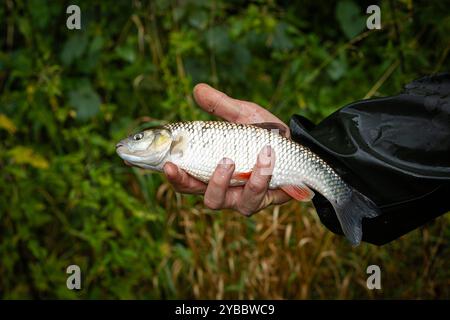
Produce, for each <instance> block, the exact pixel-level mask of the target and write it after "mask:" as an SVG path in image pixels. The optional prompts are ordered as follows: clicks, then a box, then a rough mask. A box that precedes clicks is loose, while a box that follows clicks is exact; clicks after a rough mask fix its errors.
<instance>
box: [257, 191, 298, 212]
mask: <svg viewBox="0 0 450 320" xmlns="http://www.w3.org/2000/svg"><path fill="white" fill-rule="evenodd" d="M291 199H292V198H291V197H290V196H289V195H288V194H287V193H286V192H284V191H283V190H278V189H276V190H268V191H267V193H266V197H265V199H264V200H265V202H264V203H263V204H262V206H261V208H264V207H267V206H268V205H271V204H283V203H285V202H288V201H289V200H291Z"/></svg>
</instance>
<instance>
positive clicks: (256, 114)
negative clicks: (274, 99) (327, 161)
mask: <svg viewBox="0 0 450 320" xmlns="http://www.w3.org/2000/svg"><path fill="white" fill-rule="evenodd" d="M194 98H195V101H197V103H198V104H199V106H200V107H201V108H203V109H204V110H206V111H207V112H209V113H212V114H215V115H216V116H218V117H220V118H223V119H225V120H227V121H230V122H236V123H261V122H277V123H281V124H283V125H284V126H286V125H285V124H284V123H283V122H282V121H281V120H280V119H278V118H277V117H276V116H274V115H273V114H271V113H270V112H269V111H267V110H266V109H264V108H262V107H261V106H259V105H257V104H256V103H253V102H248V101H243V100H238V99H233V98H231V97H228V96H227V95H226V94H225V93H223V92H221V91H219V90H216V89H214V88H212V87H211V86H209V85H207V84H206V83H200V84H197V85H196V86H195V88H194ZM286 128H287V126H286ZM287 129H289V128H287Z"/></svg>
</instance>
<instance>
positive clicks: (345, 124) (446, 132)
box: [290, 74, 450, 245]
mask: <svg viewBox="0 0 450 320" xmlns="http://www.w3.org/2000/svg"><path fill="white" fill-rule="evenodd" d="M290 130H291V133H292V138H293V140H294V141H297V142H299V143H302V144H303V145H306V146H308V147H309V148H310V149H311V150H312V151H313V152H315V153H317V154H318V155H320V156H321V157H322V158H324V159H325V160H326V161H327V162H328V163H329V164H330V165H331V166H333V167H334V169H335V170H336V172H337V173H338V174H339V175H341V177H342V178H343V179H344V180H345V181H346V182H347V183H349V184H350V185H351V186H353V187H354V188H356V189H357V190H359V191H360V192H362V193H363V194H365V195H366V196H367V197H369V198H370V199H372V201H374V202H375V203H376V204H377V205H378V207H379V208H380V210H381V212H382V214H381V215H380V216H378V217H376V218H372V219H364V220H363V241H366V242H370V243H373V244H377V245H382V244H385V243H387V242H390V241H392V240H394V239H396V238H398V237H400V236H402V235H404V234H405V233H407V232H409V231H411V230H413V229H415V228H417V227H419V226H421V225H423V224H425V223H426V222H428V221H430V220H432V219H434V218H436V217H438V216H439V215H442V214H444V213H446V212H448V211H450V74H441V75H436V76H431V77H425V78H422V79H419V80H416V81H414V82H412V83H410V84H408V85H406V86H405V89H404V91H403V92H402V93H401V94H399V95H397V96H393V97H387V98H381V99H370V100H363V101H359V102H355V103H352V104H350V105H348V106H346V107H344V108H342V109H340V110H338V111H337V112H335V113H333V114H332V115H330V116H329V117H328V118H326V119H325V120H323V121H322V122H320V123H319V124H318V125H314V124H313V123H311V122H310V121H309V120H307V119H306V118H303V117H301V116H298V115H294V116H293V117H292V119H291V122H290ZM313 203H314V206H315V207H316V209H317V212H318V215H319V217H320V220H321V221H322V223H323V224H324V225H325V226H326V227H327V228H329V229H330V230H331V231H333V232H335V233H339V234H342V230H341V227H340V225H339V222H338V220H337V217H336V214H335V213H334V210H333V208H332V206H331V204H330V203H329V202H328V201H327V200H326V199H325V198H324V197H322V196H321V195H320V194H316V197H314V199H313Z"/></svg>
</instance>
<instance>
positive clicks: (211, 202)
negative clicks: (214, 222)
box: [203, 197, 222, 210]
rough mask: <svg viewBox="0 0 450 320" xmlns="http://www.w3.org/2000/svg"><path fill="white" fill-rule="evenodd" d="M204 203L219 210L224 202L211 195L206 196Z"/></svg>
mask: <svg viewBox="0 0 450 320" xmlns="http://www.w3.org/2000/svg"><path fill="white" fill-rule="evenodd" d="M203 203H204V205H205V206H206V207H207V208H209V209H212V210H217V209H220V208H221V207H222V204H221V203H220V202H218V201H216V200H214V199H210V198H209V197H205V198H204V199H203Z"/></svg>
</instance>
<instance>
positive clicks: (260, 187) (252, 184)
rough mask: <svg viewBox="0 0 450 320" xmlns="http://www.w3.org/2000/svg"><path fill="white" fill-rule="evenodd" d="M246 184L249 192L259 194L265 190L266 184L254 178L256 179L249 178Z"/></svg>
mask: <svg viewBox="0 0 450 320" xmlns="http://www.w3.org/2000/svg"><path fill="white" fill-rule="evenodd" d="M247 186H248V190H249V191H250V192H251V193H256V194H260V193H263V192H264V191H265V190H266V187H267V184H266V183H265V182H264V181H261V180H260V179H256V180H250V181H249V182H248V184H247Z"/></svg>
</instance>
